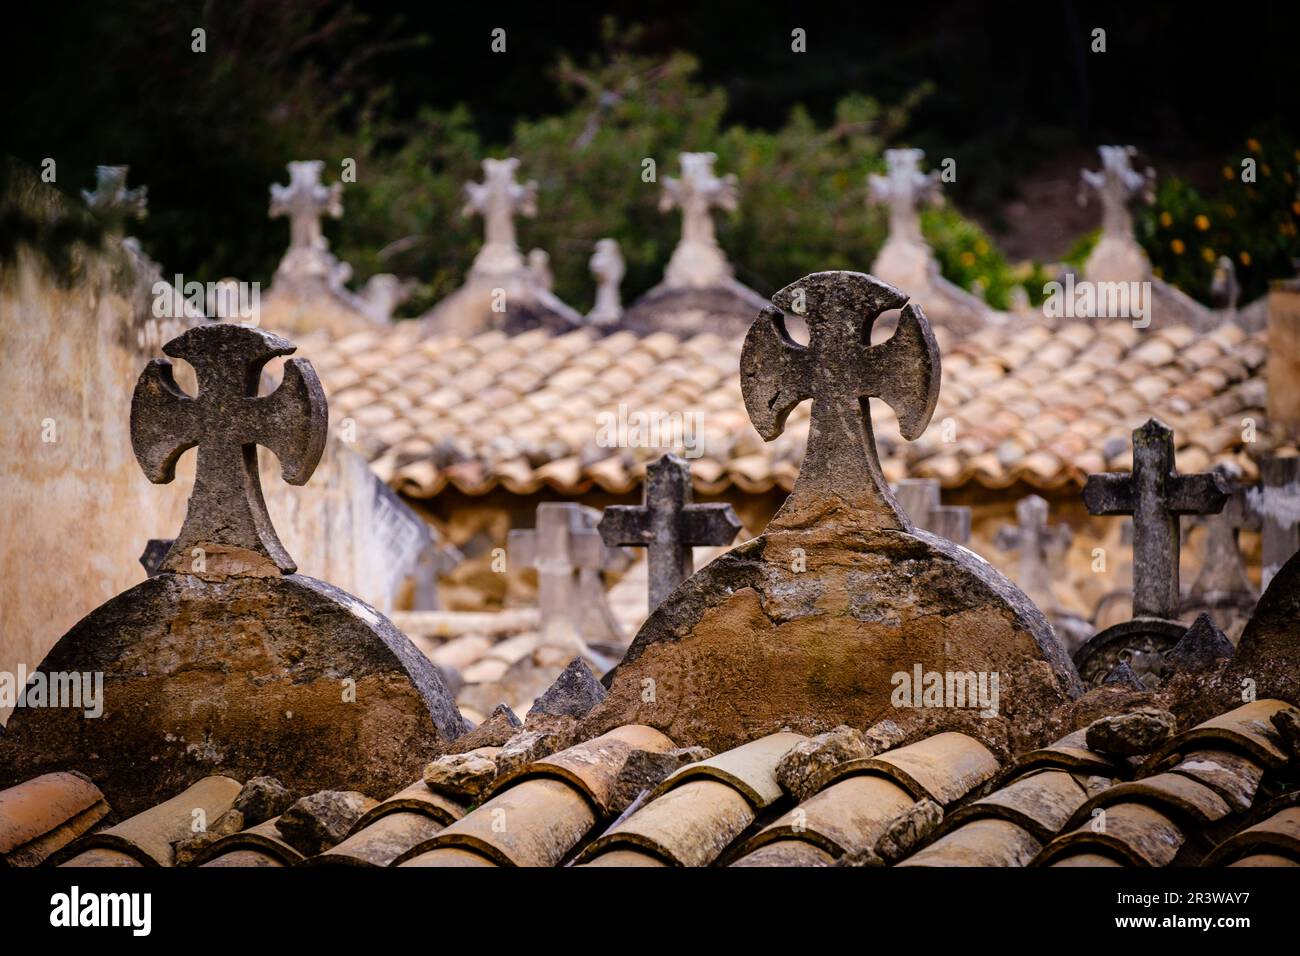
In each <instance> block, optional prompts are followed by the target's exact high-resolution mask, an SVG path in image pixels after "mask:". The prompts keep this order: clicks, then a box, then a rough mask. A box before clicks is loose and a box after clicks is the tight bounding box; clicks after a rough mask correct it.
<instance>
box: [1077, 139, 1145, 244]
mask: <svg viewBox="0 0 1300 956" xmlns="http://www.w3.org/2000/svg"><path fill="white" fill-rule="evenodd" d="M1097 152H1098V153H1099V154H1100V155H1101V169H1100V170H1099V171H1096V172H1094V171H1093V170H1090V169H1084V170H1080V171H1079V176H1080V179H1081V182H1080V184H1079V203H1080V205H1082V204H1084V203H1086V202H1087V201H1088V190H1089V189H1091V190H1093V191H1095V192H1096V193H1097V195H1098V196H1100V197H1101V231H1102V234H1103V235H1104V236H1109V237H1112V238H1116V239H1119V238H1127V237H1131V236H1132V235H1133V216H1132V214H1131V213H1130V212H1129V208H1130V206H1131V205H1132V204H1133V202H1134V201H1135V200H1136V199H1138V198H1139V197H1141V198H1143V199H1144V200H1145V201H1147V202H1150V201H1151V199H1152V194H1151V184H1152V183H1153V182H1154V181H1155V172H1154V170H1152V169H1150V168H1148V169H1146V170H1145V171H1144V172H1141V173H1139V172H1137V171H1136V170H1135V169H1133V164H1132V159H1133V157H1134V156H1136V155H1137V150H1136V149H1135V148H1134V147H1132V146H1098V147H1097Z"/></svg>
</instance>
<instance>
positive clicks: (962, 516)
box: [894, 478, 970, 545]
mask: <svg viewBox="0 0 1300 956" xmlns="http://www.w3.org/2000/svg"><path fill="white" fill-rule="evenodd" d="M894 497H895V498H897V499H898V504H899V506H900V507H901V508H902V509H903V510H904V511H905V512H907V516H908V517H909V518H911V519H912V524H914V525H916V526H917V527H918V528H924V529H925V530H926V531H929V532H930V533H931V534H937V535H939V537H941V538H947V539H948V540H949V541H952V542H953V543H955V544H960V545H965V544H966V543H967V542H968V541H970V509H969V508H966V507H964V506H959V505H941V504H939V482H938V480H936V479H934V478H904V479H903V480H902V481H900V482H899V483H898V485H897V486H896V487H895V488H894Z"/></svg>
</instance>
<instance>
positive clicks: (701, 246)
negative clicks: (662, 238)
mask: <svg viewBox="0 0 1300 956" xmlns="http://www.w3.org/2000/svg"><path fill="white" fill-rule="evenodd" d="M679 158H680V160H681V164H682V176H681V178H680V179H675V178H673V177H672V176H665V177H664V191H663V195H662V196H661V197H660V198H659V211H660V212H668V211H669V210H670V209H673V208H674V207H676V208H678V209H680V210H681V211H682V237H681V239H680V240H679V241H678V243H677V248H675V249H674V250H673V255H672V258H671V259H670V260H669V262H668V268H667V269H666V270H665V272H664V284H665V285H668V286H707V285H713V284H717V283H719V282H723V281H725V280H727V279H729V278H730V277H731V267H730V266H729V265H727V259H726V256H724V255H723V254H722V249H721V248H720V247H719V246H718V238H717V234H716V232H715V231H714V224H713V212H712V211H713V210H714V209H722V210H725V211H727V212H735V210H736V201H737V196H738V192H737V189H736V177H735V175H734V174H732V173H728V174H727V175H725V176H717V175H716V174H715V173H714V172H713V164H714V162H716V161H717V158H718V157H717V154H716V153H682V154H681V156H680V157H679Z"/></svg>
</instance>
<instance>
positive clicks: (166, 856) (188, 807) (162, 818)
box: [60, 776, 241, 866]
mask: <svg viewBox="0 0 1300 956" xmlns="http://www.w3.org/2000/svg"><path fill="white" fill-rule="evenodd" d="M240 788H241V785H240V783H239V782H238V781H237V780H232V779H230V778H229V777H220V776H213V777H204V778H203V779H202V780H200V781H198V782H197V783H195V784H193V785H191V786H190V787H189V788H188V789H186V790H185V791H184V792H183V793H180V794H178V795H177V796H175V797H172V798H171V799H170V800H168V801H167V802H166V803H160V804H158V806H156V807H151V808H149V809H148V810H145V811H144V812H143V813H138V814H136V815H135V816H133V817H131V818H130V819H127V820H124V821H122V822H121V823H119V824H117V825H116V826H112V827H109V828H108V829H107V830H101V831H99V832H98V833H92V834H90V835H89V836H84V837H82V838H81V839H79V840H77V841H76V842H75V843H74V844H72V845H71V846H70V847H69V848H68V850H67V851H66V852H67V855H68V856H70V857H71V858H70V859H67V860H66V861H65V862H63V863H61V864H60V865H61V866H102V865H110V866H113V865H119V864H115V863H112V862H97V861H100V860H109V859H113V858H112V857H105V856H104V855H103V854H96V853H93V852H90V851H95V850H100V849H107V850H114V851H116V852H118V853H123V854H126V855H127V856H129V857H131V858H132V859H134V860H135V861H136V862H137V863H139V864H140V865H142V866H171V865H172V863H173V852H172V844H173V843H174V842H176V841H178V840H182V839H185V838H186V837H189V836H191V835H192V834H193V832H194V831H193V829H192V827H193V825H194V813H195V811H196V810H201V811H203V814H204V817H205V819H207V820H214V821H215V820H216V819H217V817H219V816H221V814H223V813H225V812H226V811H227V810H229V809H230V807H231V805H232V804H233V803H234V801H235V797H236V796H238V794H239V791H240ZM73 854H75V855H73Z"/></svg>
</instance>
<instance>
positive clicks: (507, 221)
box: [461, 157, 537, 274]
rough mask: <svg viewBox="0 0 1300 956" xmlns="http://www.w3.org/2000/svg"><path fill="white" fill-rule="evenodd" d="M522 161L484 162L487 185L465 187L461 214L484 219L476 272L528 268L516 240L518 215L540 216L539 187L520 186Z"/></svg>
mask: <svg viewBox="0 0 1300 956" xmlns="http://www.w3.org/2000/svg"><path fill="white" fill-rule="evenodd" d="M518 169H519V160H518V159H515V158H514V157H510V158H508V159H485V160H483V182H481V183H466V184H465V206H464V209H462V211H461V214H462V215H465V216H472V215H474V214H475V213H478V214H479V215H481V216H482V217H483V224H484V225H483V239H484V241H483V248H482V249H480V250H479V253H478V255H477V256H475V258H474V266H473V271H475V272H479V273H489V274H499V273H504V272H514V271H516V270H520V269H523V268H524V258H523V256H522V255H520V253H519V245H518V243H517V241H516V239H515V213H517V212H519V213H523V214H524V215H525V216H535V215H537V183H536V181H530V182H527V183H522V184H521V183H518V182H516V181H515V172H516V171H517V170H518Z"/></svg>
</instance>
